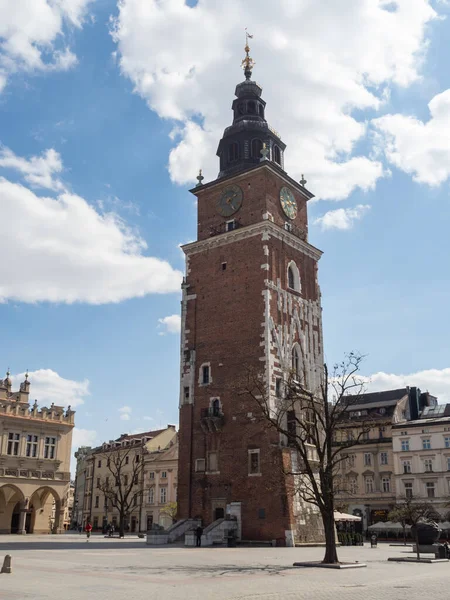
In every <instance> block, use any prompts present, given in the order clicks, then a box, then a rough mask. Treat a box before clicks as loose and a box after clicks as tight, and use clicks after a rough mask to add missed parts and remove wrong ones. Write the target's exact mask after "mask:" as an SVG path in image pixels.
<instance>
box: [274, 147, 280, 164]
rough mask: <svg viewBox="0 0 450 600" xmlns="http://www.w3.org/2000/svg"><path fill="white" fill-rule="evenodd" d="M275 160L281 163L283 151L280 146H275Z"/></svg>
mask: <svg viewBox="0 0 450 600" xmlns="http://www.w3.org/2000/svg"><path fill="white" fill-rule="evenodd" d="M273 160H274V161H275V162H276V163H278V164H279V165H281V152H280V149H279V148H278V146H274V147H273Z"/></svg>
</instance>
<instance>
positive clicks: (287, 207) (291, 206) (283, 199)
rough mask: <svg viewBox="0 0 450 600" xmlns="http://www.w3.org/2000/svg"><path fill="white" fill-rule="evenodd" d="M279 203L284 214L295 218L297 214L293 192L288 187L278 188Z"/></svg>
mask: <svg viewBox="0 0 450 600" xmlns="http://www.w3.org/2000/svg"><path fill="white" fill-rule="evenodd" d="M280 203H281V208H282V209H283V211H284V214H285V215H286V216H287V218H288V219H295V217H296V216H297V202H296V200H295V197H294V194H293V193H292V192H291V190H290V189H289V188H288V187H282V188H281V190H280Z"/></svg>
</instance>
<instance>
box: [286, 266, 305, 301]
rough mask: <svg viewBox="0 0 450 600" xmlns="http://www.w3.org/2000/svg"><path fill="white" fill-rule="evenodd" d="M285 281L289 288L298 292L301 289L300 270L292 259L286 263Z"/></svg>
mask: <svg viewBox="0 0 450 600" xmlns="http://www.w3.org/2000/svg"><path fill="white" fill-rule="evenodd" d="M287 281H288V288H289V289H291V290H294V291H295V292H298V293H300V292H301V291H302V286H301V282H300V271H299V270H298V267H297V265H296V264H295V262H294V261H293V260H291V262H290V263H289V264H288V270H287Z"/></svg>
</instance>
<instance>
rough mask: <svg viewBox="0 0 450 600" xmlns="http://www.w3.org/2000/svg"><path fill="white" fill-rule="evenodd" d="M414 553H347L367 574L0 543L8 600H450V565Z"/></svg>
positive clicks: (222, 551)
mask: <svg viewBox="0 0 450 600" xmlns="http://www.w3.org/2000/svg"><path fill="white" fill-rule="evenodd" d="M408 550H411V549H410V548H406V549H405V548H402V547H389V546H387V545H379V547H378V548H376V549H371V548H370V547H368V546H367V545H366V546H365V547H364V548H362V547H354V548H341V549H340V550H339V555H340V558H341V560H343V561H360V562H365V563H366V564H367V568H364V569H351V570H350V569H349V570H341V571H336V570H331V569H317V568H316V569H314V568H306V569H305V568H295V567H293V566H292V563H293V562H295V561H304V560H318V559H321V558H322V555H323V549H322V548H295V549H293V548H250V549H249V548H200V549H197V548H184V547H181V546H175V547H174V546H171V547H163V548H161V547H149V546H146V545H145V542H144V541H143V540H138V539H136V538H126V539H124V540H119V539H114V540H108V539H104V538H101V537H95V536H93V537H92V538H91V541H90V542H89V543H87V542H86V540H85V538H84V536H78V535H76V534H73V535H64V536H30V537H21V536H0V560H1V561H3V557H4V556H5V554H11V555H12V557H13V573H12V574H10V575H7V574H3V575H0V600H55V599H57V598H64V600H90V599H91V598H92V599H94V600H118V599H119V598H120V599H121V600H123V599H124V598H125V599H127V598H130V599H132V600H144V599H145V600H154V599H158V600H189V599H191V598H192V599H194V598H195V599H197V598H202V600H203V599H204V600H210V599H211V600H224V599H226V600H339V599H341V598H345V599H346V600H356V599H357V600H361V599H364V600H387V599H389V598H392V599H394V600H419V599H420V600H423V598H424V597H426V598H427V600H434V599H436V600H437V599H439V600H440V599H443V598H448V595H449V592H448V589H449V584H448V582H449V575H450V563H440V564H421V565H417V564H414V563H410V564H400V563H392V562H387V560H386V559H387V558H388V556H412V554H411V553H410V552H409V553H407V554H405V552H407V551H408Z"/></svg>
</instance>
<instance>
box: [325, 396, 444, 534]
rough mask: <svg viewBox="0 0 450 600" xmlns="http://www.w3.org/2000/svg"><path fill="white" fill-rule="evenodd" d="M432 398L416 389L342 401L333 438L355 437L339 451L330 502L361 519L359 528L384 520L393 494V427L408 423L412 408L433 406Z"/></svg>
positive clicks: (341, 439)
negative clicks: (334, 491) (342, 409)
mask: <svg viewBox="0 0 450 600" xmlns="http://www.w3.org/2000/svg"><path fill="white" fill-rule="evenodd" d="M435 402H436V399H435V398H434V397H433V396H431V395H430V394H428V393H423V394H422V393H421V392H420V390H417V388H400V389H396V390H387V391H383V392H373V393H369V394H361V395H359V396H358V397H356V398H355V399H354V400H353V399H352V400H350V401H349V402H348V406H346V410H345V413H346V415H345V418H343V419H342V423H341V424H340V426H339V429H338V432H337V439H336V442H337V443H339V442H340V441H345V442H348V441H351V440H357V442H358V443H355V445H353V446H351V447H350V448H347V449H345V450H344V451H343V456H342V458H343V461H342V462H341V463H340V469H339V472H338V474H337V475H338V476H337V479H336V481H337V494H336V503H337V505H338V507H339V508H341V509H342V510H344V511H345V512H349V513H351V514H354V515H357V516H359V517H361V519H362V521H361V524H362V528H363V530H366V529H367V527H368V526H369V525H372V524H373V523H377V522H379V521H387V517H388V513H389V511H390V510H391V509H392V508H393V507H394V505H395V504H396V502H397V498H398V490H397V487H398V481H397V477H396V473H397V471H396V460H397V459H396V458H395V445H393V436H394V427H396V424H397V423H399V422H408V421H409V420H410V417H411V414H414V408H413V409H411V405H412V406H413V407H414V405H416V404H417V403H419V404H420V407H421V408H420V410H423V409H424V408H425V407H426V406H433V405H434V404H435Z"/></svg>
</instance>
